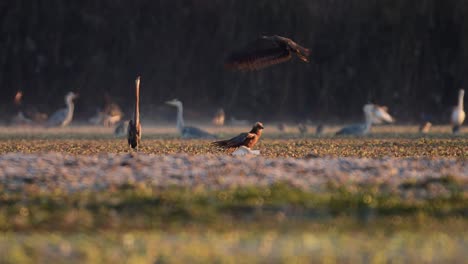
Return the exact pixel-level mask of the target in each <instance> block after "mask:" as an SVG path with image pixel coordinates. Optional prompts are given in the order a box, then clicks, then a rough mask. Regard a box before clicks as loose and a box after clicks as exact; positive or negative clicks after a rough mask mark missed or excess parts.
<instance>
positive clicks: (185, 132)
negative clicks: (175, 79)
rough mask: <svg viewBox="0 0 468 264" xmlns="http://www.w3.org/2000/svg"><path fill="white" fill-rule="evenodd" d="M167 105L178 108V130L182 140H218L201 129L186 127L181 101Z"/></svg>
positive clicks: (171, 101) (169, 102) (175, 100)
mask: <svg viewBox="0 0 468 264" xmlns="http://www.w3.org/2000/svg"><path fill="white" fill-rule="evenodd" d="M166 104H168V105H172V106H174V107H176V108H177V130H179V133H180V134H181V135H182V138H216V136H215V135H212V134H210V133H208V132H206V131H203V130H201V129H200V128H197V127H192V126H185V123H184V107H183V105H182V102H181V101H179V100H177V99H173V100H170V101H167V102H166Z"/></svg>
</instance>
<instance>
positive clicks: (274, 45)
mask: <svg viewBox="0 0 468 264" xmlns="http://www.w3.org/2000/svg"><path fill="white" fill-rule="evenodd" d="M293 53H294V54H296V56H297V57H298V58H299V59H301V60H302V61H304V62H309V59H308V57H309V55H310V51H309V50H308V49H306V48H304V47H302V46H301V45H299V44H297V43H296V42H294V41H292V40H291V39H289V38H285V37H281V36H277V35H274V36H262V37H260V38H258V39H257V40H256V41H254V42H252V43H250V44H248V45H247V46H246V47H244V48H242V49H240V50H237V51H234V52H232V53H231V54H230V55H229V56H228V57H227V59H226V61H225V66H226V68H228V69H234V70H243V71H249V70H259V69H262V68H266V67H268V66H272V65H275V64H279V63H282V62H285V61H288V60H290V59H291V58H292V54H293Z"/></svg>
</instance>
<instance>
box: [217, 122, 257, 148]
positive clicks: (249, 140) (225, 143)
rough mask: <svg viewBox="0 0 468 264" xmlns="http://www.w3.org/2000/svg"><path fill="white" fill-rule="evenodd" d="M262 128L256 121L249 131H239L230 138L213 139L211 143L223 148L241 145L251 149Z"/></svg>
mask: <svg viewBox="0 0 468 264" xmlns="http://www.w3.org/2000/svg"><path fill="white" fill-rule="evenodd" d="M262 130H263V124H262V123H260V122H257V123H255V125H254V126H253V127H252V130H250V132H247V133H241V134H239V135H237V136H235V137H233V138H231V139H227V140H220V141H215V142H213V143H212V144H213V145H216V146H218V147H221V148H225V149H233V148H238V147H242V146H243V147H246V148H248V149H251V148H252V147H253V146H254V145H255V144H256V143H257V142H258V140H259V139H260V137H261V136H262Z"/></svg>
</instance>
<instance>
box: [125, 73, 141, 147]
mask: <svg viewBox="0 0 468 264" xmlns="http://www.w3.org/2000/svg"><path fill="white" fill-rule="evenodd" d="M127 141H128V144H129V145H130V147H132V148H134V149H138V146H139V145H140V142H141V124H140V76H138V77H137V78H136V80H135V110H134V112H133V119H130V121H128V129H127Z"/></svg>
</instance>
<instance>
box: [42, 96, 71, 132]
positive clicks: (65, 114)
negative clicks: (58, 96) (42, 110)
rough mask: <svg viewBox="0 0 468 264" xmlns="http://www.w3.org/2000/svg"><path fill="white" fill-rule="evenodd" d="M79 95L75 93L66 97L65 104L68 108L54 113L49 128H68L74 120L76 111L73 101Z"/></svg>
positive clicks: (48, 123) (48, 121)
mask: <svg viewBox="0 0 468 264" xmlns="http://www.w3.org/2000/svg"><path fill="white" fill-rule="evenodd" d="M77 97H78V95H77V94H75V93H74V92H68V94H67V95H66V96H65V104H66V105H67V107H65V108H62V109H60V110H57V111H56V112H55V113H53V114H52V115H51V116H50V117H49V119H48V120H47V126H49V127H52V126H61V127H64V126H68V125H69V124H70V123H71V121H72V120H73V111H74V110H75V105H74V103H73V100H74V99H75V98H77Z"/></svg>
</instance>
